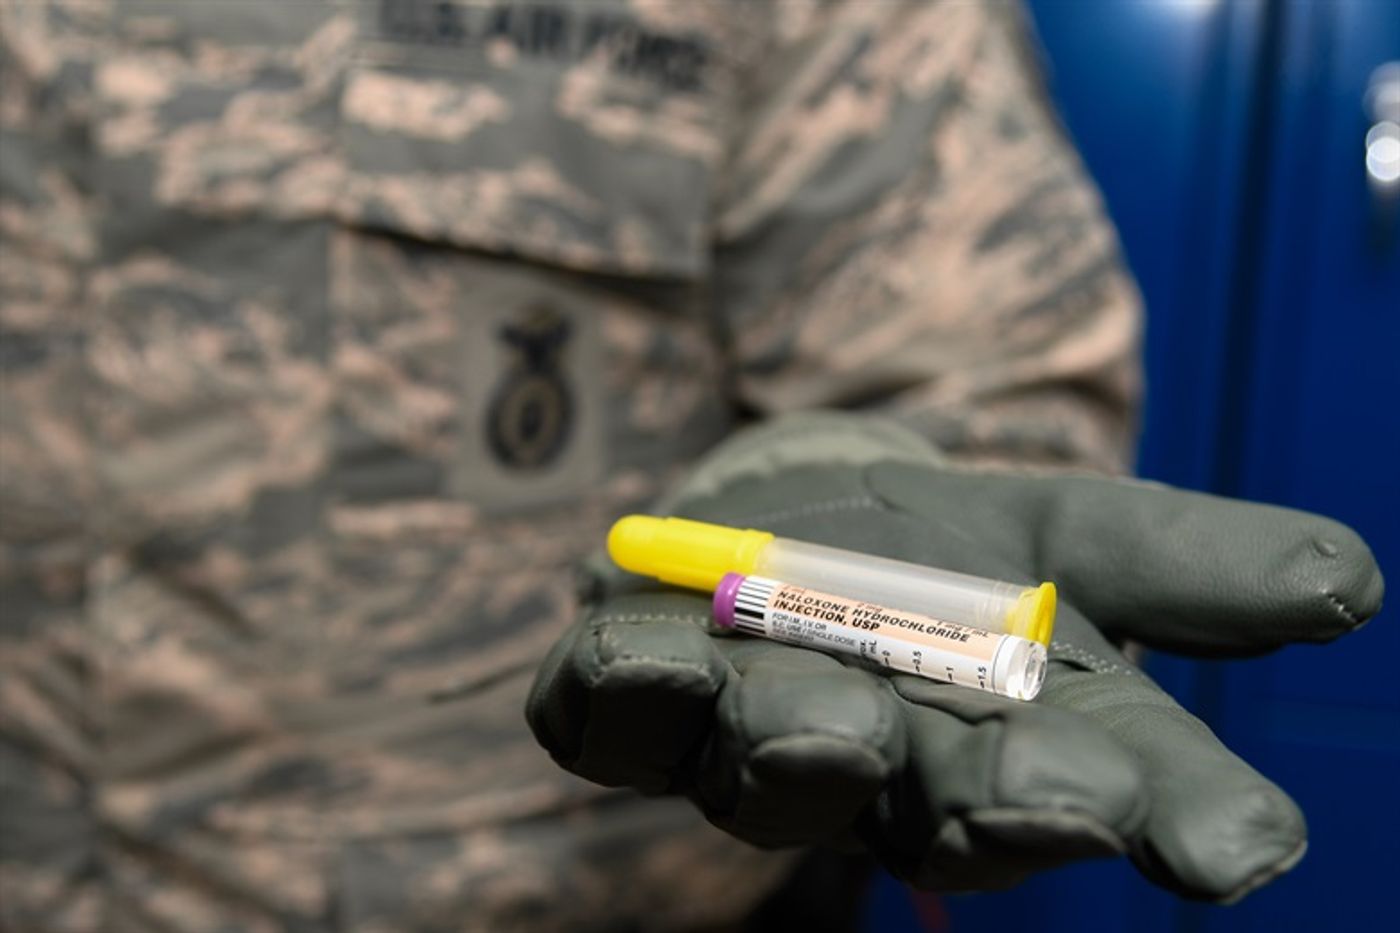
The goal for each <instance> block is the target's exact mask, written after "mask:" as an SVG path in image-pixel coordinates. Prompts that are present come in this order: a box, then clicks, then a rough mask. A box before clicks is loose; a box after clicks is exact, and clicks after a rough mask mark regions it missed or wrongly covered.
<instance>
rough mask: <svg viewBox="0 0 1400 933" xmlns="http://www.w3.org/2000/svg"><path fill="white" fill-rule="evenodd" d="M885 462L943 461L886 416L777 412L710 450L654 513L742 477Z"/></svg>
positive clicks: (931, 463)
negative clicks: (774, 416) (811, 467)
mask: <svg viewBox="0 0 1400 933" xmlns="http://www.w3.org/2000/svg"><path fill="white" fill-rule="evenodd" d="M890 460H895V461H901V462H904V463H916V464H922V465H924V466H937V465H940V464H942V463H943V462H944V461H943V456H942V454H940V453H939V451H938V449H937V448H936V447H934V446H933V445H932V444H931V443H929V441H928V440H927V439H925V438H924V437H922V436H921V435H919V434H916V433H915V432H913V431H911V430H910V429H908V428H906V427H904V426H903V425H901V424H899V423H898V422H896V421H893V420H890V419H888V418H882V417H880V416H877V415H870V414H846V413H844V412H835V411H805V412H796V413H793V414H789V415H782V416H780V417H777V418H773V419H771V420H768V421H763V422H759V423H758V424H755V425H752V426H750V427H747V428H744V429H742V430H740V431H736V432H735V433H734V434H732V435H730V436H729V437H728V438H727V439H725V440H724V441H723V442H721V443H720V444H718V445H717V446H715V447H713V448H711V449H710V451H709V452H708V453H706V454H705V456H703V457H702V458H701V459H700V460H699V462H697V463H696V465H695V467H694V469H692V470H691V471H690V472H689V473H687V474H686V476H685V478H684V479H683V480H682V481H681V482H680V484H679V485H677V486H676V487H675V488H673V489H671V490H670V491H668V492H667V493H666V494H665V495H663V496H662V497H661V498H660V499H659V500H657V502H656V505H655V507H654V509H653V511H655V512H656V513H657V514H660V515H666V514H670V513H671V512H674V511H675V510H676V508H677V507H678V506H679V505H680V504H681V503H683V502H687V501H689V500H691V499H696V498H701V497H708V496H713V495H716V494H718V493H720V492H722V491H723V490H724V488H725V487H726V486H728V485H730V484H731V483H733V482H734V481H735V480H737V479H739V478H741V477H750V478H751V477H760V478H761V477H768V476H773V475H775V474H778V473H781V472H784V471H786V470H790V469H793V468H794V467H803V466H864V465H866V464H870V463H878V462H881V461H890Z"/></svg>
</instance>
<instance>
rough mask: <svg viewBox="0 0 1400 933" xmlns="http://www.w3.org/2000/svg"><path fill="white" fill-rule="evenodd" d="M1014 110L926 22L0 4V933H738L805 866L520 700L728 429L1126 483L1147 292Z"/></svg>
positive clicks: (401, 8) (818, 6) (217, 0)
mask: <svg viewBox="0 0 1400 933" xmlns="http://www.w3.org/2000/svg"><path fill="white" fill-rule="evenodd" d="M1029 65H1030V63H1029V61H1028V58H1027V55H1026V46H1025V45H1024V43H1023V42H1022V40H1021V39H1020V38H1019V33H1018V27H1017V20H1016V16H1015V11H1014V10H1006V9H1002V8H1000V7H994V6H991V5H987V4H979V3H970V2H951V0H950V2H926V3H897V2H865V0H848V2H835V0H832V2H824V0H784V2H780V3H757V2H742V0H732V2H706V3H699V2H687V3H682V2H676V0H593V2H572V3H568V2H563V0H544V2H538V3H508V2H496V0H493V2H489V3H486V2H479V3H475V4H465V3H443V2H431V0H373V2H344V0H296V2H291V0H200V2H195V0H189V2H173V0H0V236H3V251H2V252H0V358H2V359H3V380H4V381H3V386H0V389H3V392H2V393H0V456H3V474H2V475H0V597H2V598H3V626H0V660H2V663H3V668H0V780H3V786H0V790H3V811H2V812H3V816H2V817H0V872H2V873H3V874H2V875H0V928H3V929H5V930H13V931H18V933H37V931H47V930H75V931H77V930H83V931H86V930H101V931H128V930H143V931H144V930H178V931H194V930H237V931H245V930H247V931H255V930H308V931H312V930H314V931H322V930H337V931H339V930H346V931H357V933H368V931H411V930H447V929H452V930H489V931H502V930H511V929H517V928H519V929H545V930H553V929H585V928H587V929H598V928H616V925H623V926H625V927H627V928H633V929H675V928H686V927H690V926H696V925H704V924H716V923H724V922H727V921H728V920H729V919H731V918H733V917H734V916H737V915H739V914H741V913H742V912H743V911H744V910H746V909H747V907H748V906H749V905H750V904H751V903H753V902H754V900H755V899H756V898H758V897H759V896H761V895H762V893H763V892H764V890H765V889H766V888H767V887H768V886H770V885H771V884H772V883H773V880H774V878H775V877H777V876H778V874H779V873H780V872H781V871H782V868H783V865H784V864H785V862H784V859H783V858H781V857H779V856H776V855H773V854H769V853H760V852H757V851H754V850H751V849H748V848H746V847H744V846H741V845H739V844H737V843H734V842H731V841H729V840H728V839H727V838H726V837H722V836H721V835H719V834H718V832H716V831H712V830H710V829H709V828H708V827H705V826H704V825H703V824H702V823H701V822H700V820H699V819H698V818H697V817H696V816H694V815H693V813H692V812H691V810H690V808H689V807H688V806H687V805H685V804H683V803H680V802H675V801H661V800H642V799H640V798H637V797H634V796H631V795H629V794H625V793H621V792H617V791H610V790H605V789H602V788H597V787H593V786H590V785H585V784H584V783H583V782H581V781H578V780H576V779H574V778H572V777H569V776H567V775H565V774H563V773H562V772H560V771H559V770H558V769H557V768H555V767H554V766H553V765H552V764H551V763H550V762H549V761H548V760H547V758H546V756H545V755H544V753H543V752H542V751H540V750H539V749H538V748H537V747H536V746H535V744H534V743H533V742H532V741H531V740H530V739H529V737H528V734H527V730H526V728H525V726H524V722H523V716H522V712H521V708H522V700H523V696H524V692H525V689H526V687H527V685H528V682H529V678H530V675H531V673H532V669H533V666H534V665H535V663H536V662H537V660H538V659H539V658H540V657H541V656H542V654H543V652H544V651H545V649H546V647H547V646H548V645H549V644H550V643H551V642H552V641H553V640H554V639H555V638H556V637H557V635H558V634H559V632H560V631H561V628H562V627H563V626H564V625H566V624H567V623H568V621H569V618H570V614H571V606H572V604H573V593H572V587H573V584H572V582H571V574H570V569H569V568H570V567H571V566H572V565H573V564H574V563H575V561H576V560H577V559H578V558H579V557H580V555H582V554H584V553H585V552H586V551H587V550H589V549H590V548H591V547H593V546H596V545H597V543H598V542H599V541H600V540H601V538H602V532H603V529H604V528H605V527H606V524H607V523H608V522H609V521H610V520H611V519H612V518H613V517H615V516H616V515H618V514H620V513H621V512H623V511H624V510H635V509H640V508H644V507H645V506H646V504H647V502H648V501H649V500H650V499H651V498H652V497H653V496H654V495H655V494H656V493H657V491H658V490H659V489H660V488H661V487H662V486H663V485H664V484H665V483H667V482H669V481H670V480H671V479H673V478H674V477H675V476H677V475H678V473H679V471H680V470H681V469H683V468H684V466H685V465H686V463H687V462H688V461H690V460H692V459H693V458H694V457H695V456H696V455H697V454H698V453H699V452H701V451H703V450H704V449H706V448H708V447H710V446H712V445H713V444H714V443H715V442H716V440H718V439H719V438H721V437H722V436H724V435H725V434H726V433H727V432H729V431H731V430H732V429H733V427H734V426H735V425H736V424H737V423H739V422H740V421H741V420H743V419H751V418H755V417H766V416H769V415H772V414H774V413H777V412H783V411H789V410H794V409H806V408H813V407H835V408H843V409H879V410H881V411H883V412H887V413H891V414H893V415H895V416H896V417H898V418H900V419H902V420H904V421H905V422H906V423H907V424H910V425H913V426H914V427H916V428H917V429H919V430H920V431H921V432H923V433H924V434H925V435H926V436H928V437H929V438H931V439H932V440H934V441H935V442H936V443H937V444H939V445H940V446H942V447H943V448H944V449H945V450H948V451H950V452H952V453H953V454H954V455H956V456H963V457H966V458H969V459H973V460H982V461H1015V462H1028V461H1029V462H1037V463H1044V464H1048V465H1075V466H1089V467H1101V468H1112V467H1113V466H1114V465H1115V464H1117V463H1118V462H1119V459H1120V457H1121V452H1122V450H1123V449H1124V446H1125V443H1126V439H1127V436H1128V433H1129V427H1130V410H1131V401H1132V398H1133V395H1134V393H1135V379H1136V369H1135V366H1136V364H1135V362H1134V359H1135V342H1136V339H1137V338H1136V331H1137V299H1136V295H1135V292H1134V290H1133V288H1132V286H1131V284H1130V283H1129V282H1128V280H1127V279H1126V277H1125V275H1124V273H1123V271H1122V267H1121V264H1120V262H1119V259H1118V256H1117V250H1116V245H1115V242H1114V238H1113V234H1112V232H1111V228H1110V227H1109V225H1108V223H1107V222H1106V220H1105V218H1104V216H1103V212H1102V209H1101V206H1100V204H1099V203H1098V200H1097V197H1096V195H1095V194H1094V192H1093V190H1092V188H1091V186H1089V185H1088V183H1087V182H1086V179H1085V177H1084V174H1083V171H1082V169H1081V167H1080V165H1079V164H1078V162H1077V161H1076V158H1075V156H1074V155H1073V153H1072V150H1071V149H1070V147H1069V146H1068V144H1067V143H1066V141H1065V140H1064V139H1063V137H1062V134H1061V133H1060V132H1059V130H1058V129H1057V126H1056V124H1055V123H1054V120H1053V118H1052V117H1051V116H1050V114H1049V111H1048V109H1047V108H1046V107H1045V105H1044V102H1043V98H1042V94H1041V91H1040V90H1039V88H1038V86H1037V85H1036V83H1035V82H1034V81H1033V80H1031V79H1030V78H1029V77H1028V76H1029V74H1030V73H1031V69H1030V67H1029ZM443 694H450V695H451V697H452V699H451V700H450V701H448V702H436V703H435V702H432V698H433V697H434V696H439V695H443Z"/></svg>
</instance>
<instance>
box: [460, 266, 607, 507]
mask: <svg viewBox="0 0 1400 933" xmlns="http://www.w3.org/2000/svg"><path fill="white" fill-rule="evenodd" d="M495 272H496V274H494V275H489V276H487V275H481V276H480V280H479V286H478V287H477V288H476V289H474V291H476V293H477V294H476V297H477V298H479V299H480V301H479V303H478V302H473V304H474V307H473V309H472V313H473V319H472V320H471V321H468V322H465V331H466V338H467V339H466V348H465V359H464V360H463V369H462V372H463V388H464V398H463V402H464V413H463V414H464V419H465V423H464V424H463V426H462V427H463V430H462V433H461V441H460V444H461V446H460V450H459V456H458V458H457V469H456V472H455V476H454V478H453V485H454V491H455V492H456V494H458V495H460V496H462V497H463V498H465V499H467V500H468V501H471V502H474V503H476V504H477V505H479V506H481V507H482V508H484V509H488V510H494V509H508V508H511V507H515V506H520V505H526V504H529V505H536V504H546V503H551V502H557V501H559V500H561V499H565V498H569V497H572V496H574V495H578V494H580V493H582V492H584V491H585V490H586V489H588V488H589V487H591V486H592V485H594V484H595V483H597V482H598V481H599V480H600V479H601V477H602V475H603V461H604V456H603V446H604V430H605V427H604V424H605V422H604V415H603V411H602V402H603V399H602V392H603V387H602V378H603V366H602V361H601V359H600V353H601V349H602V346H601V339H600V335H599V333H598V317H599V312H600V311H601V309H600V308H597V307H594V306H593V302H591V301H590V300H589V299H588V297H587V292H586V291H585V290H583V289H580V288H579V287H578V286H576V285H574V286H572V287H567V288H566V287H562V286H560V285H556V284H555V283H553V282H550V281H549V280H547V279H545V278H544V277H543V276H541V275H539V274H538V273H535V274H534V275H530V274H526V273H520V272H515V271H514V270H512V271H510V272H507V271H506V270H505V269H504V268H498V269H496V270H495ZM486 309H492V310H489V311H488V310H486ZM483 311H485V313H482V312H483Z"/></svg>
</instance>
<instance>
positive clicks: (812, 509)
mask: <svg viewBox="0 0 1400 933" xmlns="http://www.w3.org/2000/svg"><path fill="white" fill-rule="evenodd" d="M872 508H873V509H879V510H881V511H883V510H884V506H882V505H881V504H880V503H879V502H877V501H876V500H874V499H872V498H870V497H869V496H855V497H851V498H846V499H828V500H827V501H825V502H810V503H808V504H806V505H799V506H792V507H790V508H786V509H776V510H774V511H771V512H760V513H759V514H757V515H754V516H750V517H748V518H747V521H748V522H750V523H753V524H760V523H761V524H773V523H780V522H787V521H791V520H793V519H795V518H805V517H807V516H809V515H821V514H824V513H827V512H844V511H847V510H852V511H854V510H856V509H872Z"/></svg>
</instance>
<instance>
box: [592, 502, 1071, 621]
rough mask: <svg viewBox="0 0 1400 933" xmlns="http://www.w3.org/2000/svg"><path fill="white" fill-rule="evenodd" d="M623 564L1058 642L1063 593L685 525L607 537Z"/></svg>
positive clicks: (670, 523) (647, 526) (625, 525)
mask: <svg viewBox="0 0 1400 933" xmlns="http://www.w3.org/2000/svg"><path fill="white" fill-rule="evenodd" d="M608 553H609V554H610V555H611V556H612V559H613V560H614V561H616V562H617V564H618V566H620V567H622V568H623V569H624V570H629V571H631V572H632V573H636V574H641V575H642V576H648V577H655V578H656V579H658V580H660V581H662V582H663V583H671V584H674V585H676V586H684V587H689V588H691V589H696V590H706V591H713V590H714V589H715V587H716V586H718V585H719V582H720V580H721V579H723V577H724V575H725V574H728V573H737V574H745V575H750V574H751V575H756V576H760V577H768V578H771V579H775V580H782V581H785V582H787V583H793V584H796V585H798V586H806V587H812V588H814V589H818V590H822V591H825V592H828V593H839V594H841V595H842V596H844V597H846V598H848V599H856V600H863V601H866V602H869V603H873V604H875V605H878V606H884V607H887V608H890V609H902V610H905V611H908V612H918V613H922V614H924V615H927V616H932V617H934V618H936V619H942V620H944V621H946V622H957V623H960V624H962V625H971V626H974V627H976V628H980V629H985V630H987V631H990V632H1002V633H1005V634H1008V635H1017V636H1020V637H1021V638H1028V639H1031V640H1032V641H1037V642H1039V643H1040V644H1042V645H1048V644H1049V643H1050V633H1051V630H1052V629H1053V628H1054V625H1055V585H1054V584H1053V583H1042V584H1040V585H1039V586H1029V587H1028V586H1022V585H1019V584H1016V583H1003V582H1001V581H999V580H988V579H985V578H983V577H974V576H970V575H968V574H965V573H954V572H953V571H951V570H938V569H936V568H933V567H924V566H921V565H919V564H911V563H907V562H905V561H901V560H891V559H889V558H886V557H875V556H874V555H872V554H861V553H859V552H856V551H844V550H841V549H840V548H834V547H824V546H822V545H820V544H807V543H805V542H803V541H792V540H790V539H787V538H779V537H776V536H775V535H773V534H771V533H769V532H766V531H754V530H752V529H741V528H729V527H727V526H725V525H711V524H708V523H706V522H695V521H690V520H689V519H684V518H654V517H652V516H649V515H629V516H627V517H626V518H623V519H620V520H619V521H618V522H617V524H615V525H613V527H612V531H610V532H609V533H608Z"/></svg>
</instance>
